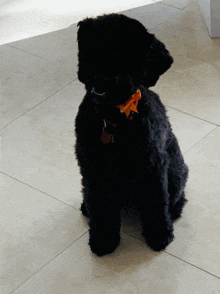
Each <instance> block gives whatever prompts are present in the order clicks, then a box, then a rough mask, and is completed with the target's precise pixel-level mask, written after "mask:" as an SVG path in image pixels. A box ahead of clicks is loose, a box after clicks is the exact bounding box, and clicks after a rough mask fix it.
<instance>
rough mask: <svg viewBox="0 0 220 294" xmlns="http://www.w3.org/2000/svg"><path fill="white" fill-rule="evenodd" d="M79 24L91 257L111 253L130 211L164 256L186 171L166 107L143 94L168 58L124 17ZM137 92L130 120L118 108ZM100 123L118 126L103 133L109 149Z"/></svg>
mask: <svg viewBox="0 0 220 294" xmlns="http://www.w3.org/2000/svg"><path fill="white" fill-rule="evenodd" d="M78 25H79V30H78V45H79V54H78V57H79V70H78V77H79V80H80V81H81V82H82V83H84V84H85V86H86V90H87V93H86V95H85V97H84V99H83V101H82V103H81V105H80V107H79V111H78V114H77V117H76V121H75V131H76V137H77V141H76V156H77V159H78V164H79V167H80V171H81V174H82V177H83V179H82V185H83V195H84V201H83V203H82V207H81V210H82V212H83V214H84V215H85V216H87V217H89V224H90V241H89V244H90V247H91V250H92V251H93V252H94V253H95V254H97V255H98V256H102V255H104V254H109V253H111V252H113V251H114V250H115V249H116V247H117V246H118V244H119V242H120V211H121V208H123V207H126V206H128V205H132V206H133V207H136V209H137V210H138V212H139V215H140V220H141V223H142V228H143V236H144V238H145V240H146V243H147V244H148V245H149V246H150V247H151V248H152V249H154V250H156V251H160V250H163V249H165V247H166V246H167V245H168V244H169V243H170V242H171V241H172V240H173V238H174V235H173V221H175V220H176V219H178V218H179V217H180V216H181V212H182V208H183V206H184V203H185V202H186V199H185V197H184V187H185V184H186V181H187V176H188V168H187V166H186V165H185V164H184V160H183V157H182V154H181V151H180V149H179V146H178V142H177V140H176V137H175V136H174V134H173V132H172V129H171V126H170V123H169V120H168V118H167V115H166V110H165V107H164V106H163V104H162V103H161V101H160V98H159V97H158V95H157V94H155V93H154V92H153V91H150V90H149V89H148V88H149V87H150V86H153V85H155V83H156V82H157V80H158V79H159V76H160V75H162V74H163V73H164V72H165V71H166V70H168V69H169V67H170V66H171V64H172V62H173V59H172V57H171V56H170V54H169V52H168V51H167V50H166V48H165V46H164V44H162V43H161V42H160V41H159V40H157V39H156V38H155V36H154V35H152V34H149V33H148V32H147V30H146V29H145V28H144V26H143V25H142V24H141V23H139V22H138V21H137V20H134V19H131V18H128V17H126V16H124V15H121V14H110V15H103V16H99V17H97V18H95V19H93V18H87V19H85V20H84V21H81V22H79V24H78ZM92 89H93V90H95V92H94V91H92ZM137 89H140V90H141V94H142V98H141V100H140V101H139V104H138V113H132V117H133V120H129V119H128V118H127V117H126V115H125V114H124V113H123V114H122V113H120V111H119V109H118V108H116V105H118V104H122V103H125V101H127V100H128V99H129V97H130V96H131V95H132V94H134V93H135V92H136V90H137ZM102 93H105V94H103V95H102V96H100V95H97V94H102ZM94 106H95V107H94ZM103 119H106V120H110V121H111V122H113V123H116V124H117V126H116V127H115V126H112V125H110V124H109V125H108V126H107V130H106V131H107V132H108V133H109V134H111V135H112V136H113V138H114V143H112V142H109V143H107V144H103V142H102V141H101V139H100V136H101V134H102V130H103Z"/></svg>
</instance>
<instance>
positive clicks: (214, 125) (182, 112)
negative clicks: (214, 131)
mask: <svg viewBox="0 0 220 294" xmlns="http://www.w3.org/2000/svg"><path fill="white" fill-rule="evenodd" d="M164 105H165V104H164ZM165 106H166V107H168V108H171V109H174V110H176V111H179V112H181V113H184V114H186V115H189V116H192V117H195V118H197V119H199V120H202V121H205V122H207V123H209V124H212V125H214V126H216V127H220V125H218V124H215V123H213V122H210V121H208V120H205V119H203V118H200V117H198V116H195V115H192V114H190V113H187V112H185V111H182V110H179V109H177V108H174V107H172V106H169V105H165Z"/></svg>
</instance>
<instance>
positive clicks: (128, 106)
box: [116, 90, 141, 116]
mask: <svg viewBox="0 0 220 294" xmlns="http://www.w3.org/2000/svg"><path fill="white" fill-rule="evenodd" d="M140 99H141V91H140V90H137V91H136V93H134V94H133V95H132V96H131V97H130V98H129V99H128V100H127V101H126V102H125V104H120V105H116V107H117V108H119V109H120V111H121V113H123V112H124V113H125V114H126V115H127V116H129V114H130V112H131V111H134V112H137V113H138V110H137V101H138V100H140ZM134 102H136V105H135V104H134Z"/></svg>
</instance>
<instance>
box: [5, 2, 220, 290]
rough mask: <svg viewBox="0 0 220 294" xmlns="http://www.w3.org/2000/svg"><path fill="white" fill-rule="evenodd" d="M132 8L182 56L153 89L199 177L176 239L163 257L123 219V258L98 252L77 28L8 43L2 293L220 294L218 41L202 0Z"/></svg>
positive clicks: (192, 181) (194, 177)
mask: <svg viewBox="0 0 220 294" xmlns="http://www.w3.org/2000/svg"><path fill="white" fill-rule="evenodd" d="M3 2H4V1H3ZM18 2H19V1H18ZM67 2H68V1H66V5H70V6H71V3H70V2H68V3H67ZM128 8H129V10H126V11H123V13H124V14H126V15H129V16H131V17H134V18H137V19H139V20H140V21H142V22H143V23H144V24H145V25H146V26H147V27H148V28H149V30H150V31H151V32H153V33H155V34H156V36H158V38H160V39H161V40H162V41H164V42H165V44H166V45H167V47H168V49H169V50H170V52H171V54H172V55H173V56H174V59H175V63H174V65H173V66H172V68H171V69H170V70H169V71H168V72H167V73H166V74H165V75H164V76H163V77H161V79H160V80H159V81H158V83H157V85H156V87H154V90H155V91H157V92H158V93H159V94H160V96H161V99H162V101H163V103H164V104H165V105H166V107H167V111H168V116H169V117H170V121H171V124H172V126H173V130H174V132H175V134H176V135H177V137H178V139H179V143H180V146H181V149H182V151H183V153H184V157H185V160H186V162H187V164H188V166H189V169H190V176H189V181H188V183H187V187H186V196H187V198H188V200H189V201H188V203H187V205H186V207H185V210H184V213H183V217H182V219H181V220H179V221H178V222H176V224H175V236H176V238H175V240H174V242H173V243H172V244H171V245H170V246H168V248H167V249H166V250H165V251H164V252H161V253H155V252H153V251H152V250H150V249H149V248H148V247H147V246H146V245H145V243H144V242H143V239H142V238H141V230H140V225H139V224H138V223H137V221H136V219H135V218H134V219H131V218H128V217H126V216H125V217H124V218H123V225H122V242H121V246H120V247H119V248H118V249H117V250H116V251H115V253H113V254H111V255H109V256H105V257H103V258H98V257H96V256H94V255H93V254H92V253H91V252H90V249H89V246H88V224H87V221H86V220H85V219H84V217H83V216H82V215H81V213H80V212H79V207H80V203H81V192H80V189H81V186H80V175H79V170H78V167H77V164H76V161H75V156H74V148H73V146H74V141H75V138H74V118H75V115H76V112H77V108H78V105H79V103H80V101H81V99H82V97H83V95H84V93H85V90H84V87H83V85H82V84H80V83H79V82H78V80H77V43H76V32H77V27H76V24H75V23H74V24H73V23H72V24H71V25H70V26H68V27H67V28H66V29H62V30H55V29H54V31H52V32H50V33H48V34H43V35H36V36H35V37H31V38H28V39H23V40H20V39H19V40H18V41H15V42H11V43H7V44H4V45H2V46H0V65H1V67H0V68H1V75H0V85H1V87H0V97H1V106H0V107H1V108H0V109H1V110H0V111H1V117H0V189H1V193H0V202H1V203H0V224H1V226H0V240H1V241H0V293H1V294H9V293H14V294H26V293H27V294H30V293H31V294H32V293H33V294H35V293H36V294H37V293H40V294H67V293H68V294H73V293H74V294H75V293H76V294H87V293H88V294H90V293H91V294H93V293H94V294H102V293H106V294H113V293H114V294H115V293H116V294H117V293H118V294H121V293H126V294H136V293H138V294H139V293H140V294H142V293H150V294H191V293H193V294H209V293H210V294H211V293H212V294H219V293H220V248H219V243H220V184H219V183H220V148H219V146H220V39H213V40H212V39H210V38H209V35H208V32H207V29H206V27H205V24H204V21H203V19H202V17H201V15H200V12H199V8H198V5H197V2H196V0H184V1H178V0H164V1H155V0H154V1H149V5H146V6H143V7H140V6H139V7H137V8H133V7H132V9H130V7H128ZM70 11H71V9H70ZM120 12H121V11H120ZM72 13H73V11H72ZM67 16H68V17H67V18H68V21H69V17H70V14H68V15H67ZM63 23H65V20H63ZM45 25H46V22H45ZM30 30H31V28H30Z"/></svg>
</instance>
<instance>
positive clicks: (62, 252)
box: [9, 230, 88, 294]
mask: <svg viewBox="0 0 220 294" xmlns="http://www.w3.org/2000/svg"><path fill="white" fill-rule="evenodd" d="M87 233H88V230H87V231H86V232H85V233H84V234H82V235H81V236H80V237H79V238H78V239H76V240H75V241H74V242H73V243H71V244H70V245H69V246H67V247H66V248H65V249H63V250H62V251H61V252H60V253H58V254H57V255H56V256H54V257H53V258H52V259H51V260H50V261H48V262H47V263H46V264H45V265H44V266H43V267H42V268H40V269H39V270H37V271H36V273H34V274H33V275H32V276H30V277H29V278H28V279H27V280H25V281H24V282H23V283H21V284H20V285H19V286H18V287H17V288H15V289H14V290H13V291H12V292H10V293H9V294H12V293H13V292H14V291H16V290H17V289H19V288H20V287H21V286H22V285H23V284H25V283H26V282H27V281H28V280H30V279H31V278H32V277H33V276H35V275H36V274H37V273H38V272H40V271H41V270H42V269H43V268H45V267H46V266H47V265H48V264H50V263H51V262H52V261H53V260H54V259H55V258H57V257H58V256H59V255H61V254H62V253H63V252H64V251H66V250H67V249H68V248H69V247H71V246H72V245H73V244H74V243H76V242H77V241H79V240H80V239H81V238H82V237H83V236H84V235H85V234H87Z"/></svg>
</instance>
